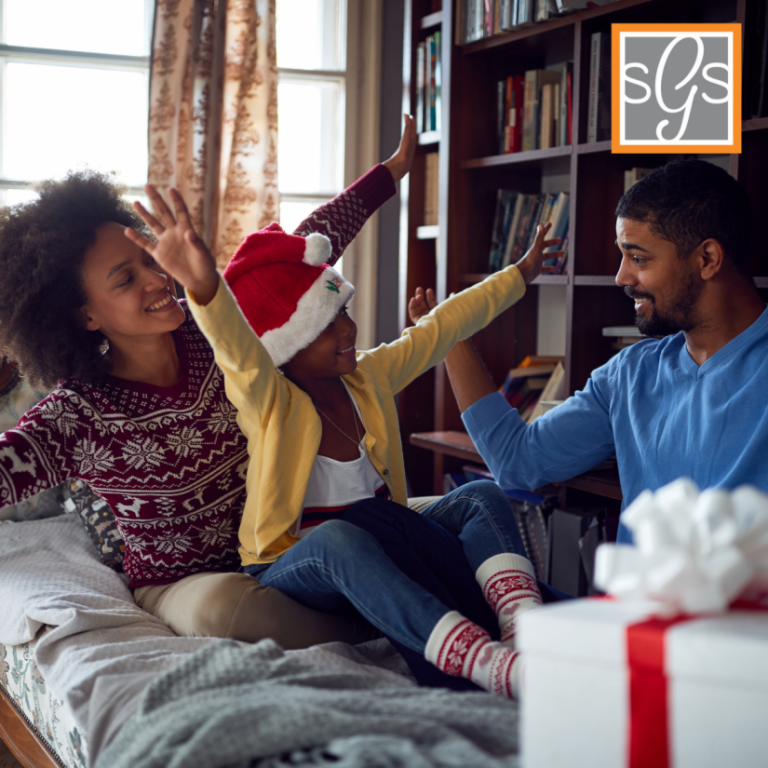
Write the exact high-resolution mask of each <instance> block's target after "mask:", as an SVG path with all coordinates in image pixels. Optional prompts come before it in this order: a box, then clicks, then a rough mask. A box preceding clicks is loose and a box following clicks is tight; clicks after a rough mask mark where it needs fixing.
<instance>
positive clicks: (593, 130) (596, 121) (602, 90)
mask: <svg viewBox="0 0 768 768" xmlns="http://www.w3.org/2000/svg"><path fill="white" fill-rule="evenodd" d="M610 41H611V37H610V35H609V33H608V32H594V33H593V34H592V38H591V46H590V56H589V110H588V113H587V141H588V142H595V141H605V140H606V139H609V138H610V137H611V51H610Z"/></svg>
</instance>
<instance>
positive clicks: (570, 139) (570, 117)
mask: <svg viewBox="0 0 768 768" xmlns="http://www.w3.org/2000/svg"><path fill="white" fill-rule="evenodd" d="M572 80H573V63H572V62H571V63H570V66H569V67H568V77H567V83H568V86H567V96H566V98H567V99H568V144H569V145H570V144H573V87H572V85H571V82H572Z"/></svg>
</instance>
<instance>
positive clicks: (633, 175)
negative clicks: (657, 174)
mask: <svg viewBox="0 0 768 768" xmlns="http://www.w3.org/2000/svg"><path fill="white" fill-rule="evenodd" d="M652 170H654V169H653V168H630V169H629V170H628V171H624V194H626V193H627V192H629V190H630V189H631V188H632V187H633V186H634V185H635V184H637V182H638V181H640V179H642V178H643V176H647V175H648V174H649V173H650V172H651V171H652Z"/></svg>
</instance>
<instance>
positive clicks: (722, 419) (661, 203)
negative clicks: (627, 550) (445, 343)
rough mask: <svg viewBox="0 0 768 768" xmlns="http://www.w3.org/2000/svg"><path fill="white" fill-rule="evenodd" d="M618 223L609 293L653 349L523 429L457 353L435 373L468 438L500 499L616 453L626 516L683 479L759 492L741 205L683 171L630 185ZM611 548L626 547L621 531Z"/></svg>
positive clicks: (468, 355)
mask: <svg viewBox="0 0 768 768" xmlns="http://www.w3.org/2000/svg"><path fill="white" fill-rule="evenodd" d="M616 216H617V219H616V243H617V245H618V247H619V249H620V251H621V266H620V268H619V272H618V275H617V276H616V283H617V284H618V285H620V286H622V287H623V288H624V291H625V293H626V294H627V296H628V297H629V298H630V299H632V300H634V302H635V311H636V318H635V322H636V325H637V327H638V328H639V330H640V331H642V332H643V333H644V334H647V335H649V336H659V337H662V338H660V339H656V338H649V339H644V340H643V341H640V342H639V343H637V344H635V345H633V346H631V347H629V348H628V349H625V350H623V351H621V352H620V353H619V354H618V355H616V356H615V357H613V358H612V359H611V360H609V361H608V362H607V363H606V364H605V365H603V366H601V367H600V368H597V369H596V370H595V371H593V372H592V377H591V378H590V380H589V381H588V382H587V385H586V386H585V387H584V390H583V391H580V392H576V394H575V395H574V396H573V397H571V398H569V399H568V400H567V401H566V402H565V403H563V404H562V405H561V406H559V407H558V408H555V409H554V410H552V411H550V412H549V413H547V414H546V415H544V416H542V417H541V418H539V419H537V420H536V421H535V422H534V423H533V424H531V425H526V424H525V423H524V422H523V420H522V419H521V418H520V416H519V415H518V413H517V411H515V410H514V409H513V408H511V407H510V406H509V404H508V403H507V402H506V400H505V399H504V398H503V397H502V396H501V395H500V394H499V393H498V392H497V390H496V387H495V385H494V383H493V382H492V381H491V379H490V377H489V376H488V373H487V372H486V370H485V368H484V367H483V365H482V362H481V361H480V359H479V358H478V356H477V353H476V352H475V350H474V348H473V347H472V345H471V343H470V342H463V343H462V344H461V345H457V346H456V347H455V348H454V349H453V350H452V352H451V354H450V356H449V357H448V359H447V360H446V365H447V370H448V374H449V377H450V380H451V384H452V386H453V390H454V393H455V395H456V399H457V401H458V404H459V408H460V409H461V412H462V419H463V420H464V424H465V426H466V428H467V431H468V432H469V434H470V435H471V437H472V439H473V440H474V442H475V445H476V446H477V448H478V450H479V451H480V453H481V454H482V456H483V458H484V459H485V461H486V462H487V464H488V466H489V467H490V469H491V470H492V472H493V474H494V476H495V477H496V478H497V480H498V482H499V483H500V484H501V485H502V487H505V488H509V487H512V488H536V487H537V486H540V485H543V484H544V483H547V482H553V481H558V480H566V479H568V478H570V477H573V476H574V475H578V474H580V473H581V472H585V471H586V470H588V469H590V468H591V467H593V466H595V465H596V464H598V463H600V462H601V461H604V460H605V459H607V458H609V457H611V456H613V455H614V454H616V457H617V461H618V468H619V475H620V477H621V485H622V490H623V494H624V505H625V506H626V505H627V504H629V503H631V502H632V500H633V499H635V498H636V496H637V495H638V494H639V493H640V492H641V491H642V490H644V489H646V488H649V489H651V490H655V489H657V488H659V487H661V486H663V485H665V484H666V483H669V482H671V481H672V480H674V479H676V478H678V477H680V476H687V477H690V478H692V479H693V480H694V481H695V482H696V483H698V485H699V486H700V487H702V488H706V487H712V486H718V487H723V488H729V489H730V488H734V487H736V486H738V485H742V484H744V483H751V484H753V485H755V486H757V487H758V488H760V489H762V490H764V491H768V408H766V399H767V398H766V391H768V311H766V306H765V303H764V302H763V300H762V299H761V297H760V294H759V293H758V291H757V289H756V287H755V284H754V281H753V280H752V278H751V277H750V276H749V271H748V248H749V239H750V223H751V221H750V220H751V216H750V203H749V197H748V196H747V194H746V192H745V191H744V189H743V188H742V187H741V186H740V185H739V184H738V182H736V181H735V180H734V179H732V178H731V177H730V176H729V175H728V174H727V173H726V172H725V171H723V170H722V169H720V168H718V167H717V166H715V165H712V164H711V163H707V162H704V161H699V160H683V161H676V162H671V163H668V164H667V165H664V166H662V167H661V168H658V169H656V170H655V171H654V172H653V173H651V174H649V175H648V176H646V177H645V178H644V179H642V180H641V181H639V182H638V183H637V184H635V185H634V186H633V187H632V189H630V190H629V191H628V192H627V193H626V194H625V195H624V197H622V199H621V201H620V202H619V205H618V208H617V209H616ZM422 295H423V294H422ZM430 298H431V299H434V296H430ZM430 303H432V302H430ZM618 540H619V541H625V542H627V541H631V534H630V532H629V530H628V529H627V528H626V527H625V526H623V525H620V527H619V536H618Z"/></svg>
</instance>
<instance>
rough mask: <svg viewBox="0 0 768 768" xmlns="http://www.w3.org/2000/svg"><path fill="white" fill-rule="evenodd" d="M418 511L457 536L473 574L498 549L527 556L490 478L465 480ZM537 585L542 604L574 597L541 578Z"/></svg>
mask: <svg viewBox="0 0 768 768" xmlns="http://www.w3.org/2000/svg"><path fill="white" fill-rule="evenodd" d="M421 514H422V515H424V516H425V517H427V518H429V519H430V520H432V521H433V522H436V523H437V524H438V525H440V526H441V527H443V528H445V530H447V531H449V532H450V533H452V534H453V535H454V536H456V537H458V539H459V541H460V542H461V545H462V548H463V550H464V555H465V557H466V559H467V561H468V563H469V564H470V566H471V567H472V570H473V573H474V572H475V571H477V569H478V568H479V567H480V565H482V563H484V562H485V561H486V560H487V559H488V558H489V557H493V556H494V555H498V554H500V553H501V552H512V553H514V554H516V555H522V556H523V557H528V553H527V552H526V551H525V544H523V538H522V536H521V535H520V530H519V529H518V527H517V522H516V520H515V516H514V514H513V513H512V510H511V509H510V506H509V499H508V498H507V495H506V494H505V493H504V491H502V490H501V488H500V487H499V486H498V485H497V484H496V483H494V482H491V481H490V480H477V481H475V482H472V483H466V484H465V485H462V486H460V487H459V488H457V489H456V490H455V491H453V492H452V493H449V494H447V495H446V496H443V498H442V499H440V501H436V502H435V503H434V504H430V505H429V506H428V507H425V508H424V509H423V510H422V511H421ZM538 585H539V589H540V590H541V597H542V600H543V602H544V603H554V602H558V601H560V600H572V599H573V597H572V596H571V595H566V594H565V592H561V591H560V590H559V589H555V588H554V587H550V586H549V584H545V583H544V582H543V581H539V582H538Z"/></svg>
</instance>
